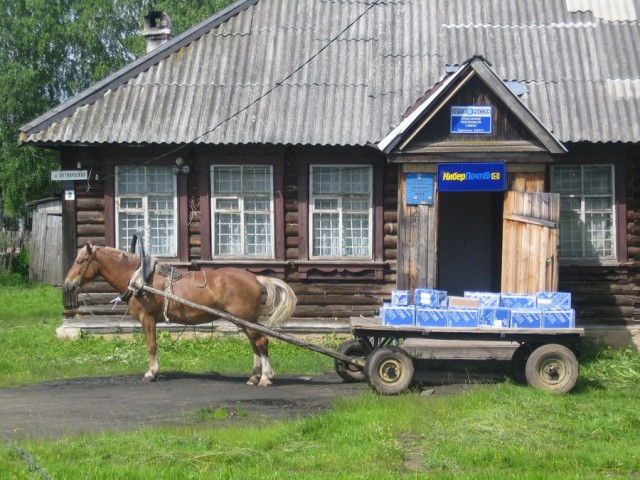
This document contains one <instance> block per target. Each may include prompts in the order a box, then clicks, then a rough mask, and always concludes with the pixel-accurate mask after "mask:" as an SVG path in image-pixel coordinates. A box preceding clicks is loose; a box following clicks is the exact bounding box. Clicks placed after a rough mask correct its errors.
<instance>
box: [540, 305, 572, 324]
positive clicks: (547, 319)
mask: <svg viewBox="0 0 640 480" xmlns="http://www.w3.org/2000/svg"><path fill="white" fill-rule="evenodd" d="M542 326H543V327H544V328H574V327H575V326H576V311H575V310H574V309H573V308H550V309H545V310H543V311H542Z"/></svg>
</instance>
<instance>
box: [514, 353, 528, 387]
mask: <svg viewBox="0 0 640 480" xmlns="http://www.w3.org/2000/svg"><path fill="white" fill-rule="evenodd" d="M529 355H531V346H530V345H525V344H522V345H520V346H519V347H518V348H516V350H515V351H514V352H513V355H512V356H511V377H512V378H513V380H514V381H515V382H516V383H519V384H520V385H526V384H527V376H526V375H525V372H524V369H525V366H526V364H527V359H528V358H529Z"/></svg>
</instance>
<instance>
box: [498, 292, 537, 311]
mask: <svg viewBox="0 0 640 480" xmlns="http://www.w3.org/2000/svg"><path fill="white" fill-rule="evenodd" d="M500 306H501V307H506V308H537V307H536V296H535V295H527V294H523V293H501V294H500Z"/></svg>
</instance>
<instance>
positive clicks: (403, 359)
mask: <svg viewBox="0 0 640 480" xmlns="http://www.w3.org/2000/svg"><path fill="white" fill-rule="evenodd" d="M142 288H143V290H146V291H148V292H150V293H153V294H155V295H160V296H163V297H166V298H168V299H170V300H173V301H175V302H178V303H181V304H183V305H186V306H188V307H191V308H195V309H196V310H201V311H203V312H207V313H210V314H212V315H215V316H217V317H220V318H223V319H225V320H228V321H230V322H232V323H234V324H236V325H239V326H241V327H245V328H250V329H253V330H255V331H258V332H260V333H263V334H265V335H268V336H270V337H273V338H277V339H279V340H282V341H284V342H287V343H291V344H293V345H297V346H299V347H302V348H306V349H308V350H312V351H314V352H318V353H321V354H323V355H327V356H329V357H332V358H333V359H334V364H335V368H336V372H337V373H338V375H340V377H341V378H342V379H344V380H345V381H347V382H361V381H364V380H366V381H367V383H368V384H369V385H370V386H371V387H372V388H373V389H374V390H375V391H376V392H378V393H381V394H384V395H397V394H399V393H403V392H405V391H406V390H407V389H408V388H409V386H410V385H411V382H412V381H413V374H414V367H413V360H412V358H411V356H410V355H409V354H408V353H407V352H406V351H405V350H404V349H403V348H402V347H401V343H402V341H403V340H405V339H407V338H430V339H440V340H445V339H446V340H475V341H489V340H491V341H495V340H503V341H513V342H518V343H519V344H520V346H519V347H518V348H517V349H516V351H515V353H514V354H513V357H512V359H511V366H512V372H514V376H515V378H516V379H517V380H522V381H524V380H526V382H527V383H528V384H529V385H531V386H533V387H536V388H541V389H544V390H548V391H551V392H557V393H566V392H569V391H570V390H571V389H572V388H573V387H574V386H575V384H576V382H577V381H578V374H579V365H578V359H577V356H576V353H575V347H576V345H577V344H578V342H579V340H580V338H581V337H582V336H584V329H582V328H568V329H550V328H546V329H519V328H494V327H484V328H472V329H464V328H453V327H438V328H436V327H434V328H425V327H393V326H386V325H382V321H381V320H380V319H379V318H371V319H367V318H357V319H352V320H351V333H352V334H353V337H354V338H353V339H352V340H348V341H346V342H344V343H342V344H341V345H340V346H339V347H338V349H337V350H331V349H329V348H325V347H323V346H321V345H317V344H315V343H312V342H307V341H306V340H303V339H300V338H298V337H294V336H292V335H287V334H285V333H282V332H278V331H275V330H273V329H271V328H269V327H265V326H264V325H260V324H255V323H251V322H248V321H246V320H243V319H241V318H238V317H236V316H234V315H231V314H230V313H228V312H225V311H223V310H217V309H214V308H210V307H206V306H204V305H199V304H197V303H193V302H190V301H188V300H185V299H184V298H182V297H179V296H177V295H174V294H173V293H171V292H166V291H161V290H157V289H155V288H153V287H150V286H148V285H145V286H144V287H142Z"/></svg>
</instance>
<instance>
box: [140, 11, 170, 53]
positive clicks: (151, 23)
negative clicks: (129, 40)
mask: <svg viewBox="0 0 640 480" xmlns="http://www.w3.org/2000/svg"><path fill="white" fill-rule="evenodd" d="M142 36H143V37H144V39H145V41H146V42H147V53H149V52H150V51H151V50H153V49H155V48H158V47H159V46H160V45H162V44H163V43H165V42H167V41H169V40H171V39H172V38H173V32H172V31H171V17H170V16H169V15H167V14H166V13H164V12H149V13H148V14H147V15H146V16H145V17H144V29H143V30H142Z"/></svg>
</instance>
